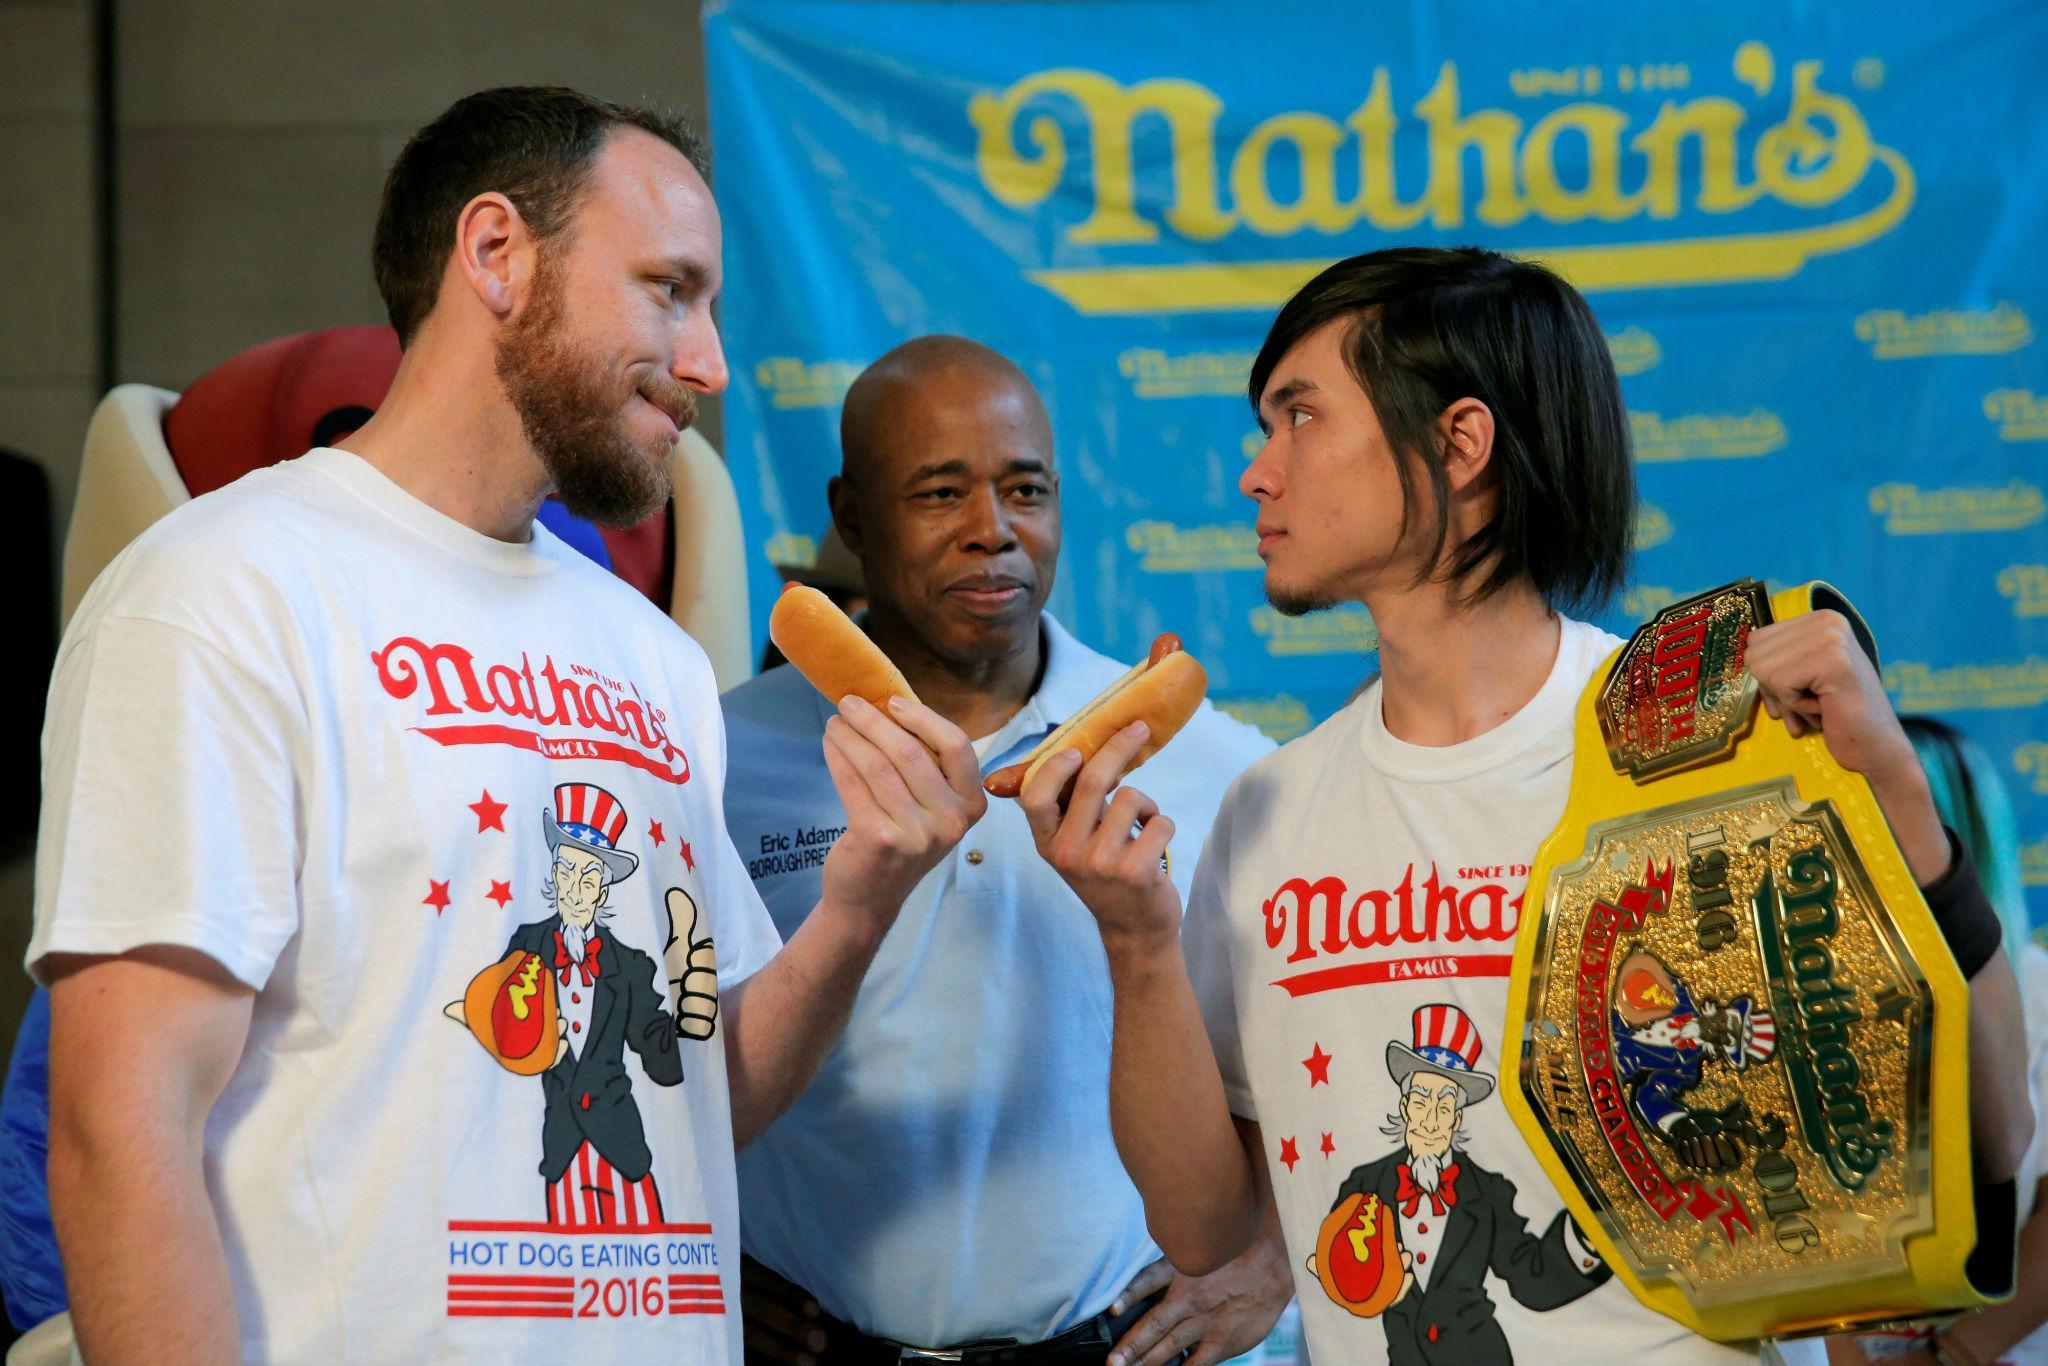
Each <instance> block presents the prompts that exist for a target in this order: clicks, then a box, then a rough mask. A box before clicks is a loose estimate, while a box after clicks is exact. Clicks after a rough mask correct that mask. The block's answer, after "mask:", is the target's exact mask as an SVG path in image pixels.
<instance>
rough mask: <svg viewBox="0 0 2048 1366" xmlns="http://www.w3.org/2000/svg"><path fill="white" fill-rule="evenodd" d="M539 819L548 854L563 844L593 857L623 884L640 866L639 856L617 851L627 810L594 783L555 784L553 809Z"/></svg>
mask: <svg viewBox="0 0 2048 1366" xmlns="http://www.w3.org/2000/svg"><path fill="white" fill-rule="evenodd" d="M540 819H541V828H542V829H544V830H545V831H546V832H547V837H548V852H549V853H550V854H552V853H554V852H555V851H556V850H557V849H559V848H561V847H562V846H563V845H565V844H566V845H568V846H569V847H570V848H572V849H581V850H582V851H583V852H584V853H586V854H595V855H597V857H598V858H600V859H602V860H603V861H604V866H605V867H606V868H607V869H609V870H610V872H611V875H612V876H611V880H612V881H613V882H623V881H624V880H625V879H626V878H628V877H630V876H632V873H633V870H634V869H635V868H638V867H639V866H640V857H639V855H637V854H629V853H627V852H626V851H625V850H623V849H621V848H619V836H620V835H622V834H624V833H625V830H626V808H625V807H623V806H621V805H620V804H619V799H618V798H617V797H614V796H613V795H612V794H611V793H609V792H607V791H605V790H604V789H603V788H601V787H599V786H597V785H596V784H594V783H558V784H556V786H555V809H554V810H553V811H552V812H549V811H543V812H541V813H540Z"/></svg>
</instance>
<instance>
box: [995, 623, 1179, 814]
mask: <svg viewBox="0 0 2048 1366" xmlns="http://www.w3.org/2000/svg"><path fill="white" fill-rule="evenodd" d="M1208 687H1209V675H1208V674H1207V672H1206V671H1204V670H1203V668H1202V666H1201V664H1199V663H1198V662H1196V660H1195V657H1194V656H1193V655H1191V654H1189V653H1187V652H1186V651H1185V650H1183V649H1181V647H1180V637H1179V636H1176V635H1174V634H1172V633H1171V632H1167V633H1165V634H1163V635H1161V636H1160V637H1159V638H1158V639H1157V640H1155V641H1153V642H1152V649H1151V652H1150V653H1149V654H1148V655H1147V656H1146V659H1145V662H1144V663H1142V664H1139V665H1137V666H1136V667H1134V668H1132V669H1131V670H1130V671H1129V672H1127V673H1125V674H1124V675H1123V676H1122V677H1121V678H1119V679H1117V681H1116V682H1114V683H1112V684H1110V685H1109V686H1108V687H1107V688H1105V689H1103V690H1102V692H1101V693H1100V694H1099V695H1098V696H1097V697H1096V698H1095V700H1094V701H1092V702H1090V703H1089V704H1088V705H1087V706H1085V707H1083V708H1081V710H1080V711H1078V712H1076V713H1075V714H1074V715H1073V716H1072V717H1071V718H1070V719H1069V720H1068V721H1067V723H1066V724H1065V725H1063V726H1061V727H1059V728H1058V729H1057V730H1055V731H1053V733H1052V734H1051V735H1048V736H1046V737H1045V739H1044V740H1042V741H1040V742H1039V745H1038V748H1036V749H1034V750H1032V751H1031V753H1030V755H1029V756H1028V757H1027V758H1026V759H1025V760H1024V761H1023V762H1022V763H1017V764H1010V765H1008V766H1007V767H1004V768H999V769H997V770H996V771H995V772H993V773H991V774H989V775H988V777H987V779H986V780H984V781H983V783H982V786H983V787H984V788H986V789H987V790H988V792H989V794H990V795H991V796H995V797H1014V796H1016V795H1017V794H1018V793H1019V792H1021V791H1023V790H1024V784H1025V783H1026V782H1027V781H1028V780H1029V779H1030V777H1031V775H1032V774H1034V773H1036V772H1037V771H1038V770H1039V768H1040V767H1041V766H1043V765H1044V763H1045V761H1046V760H1048V759H1050V758H1052V756H1053V755H1055V754H1058V753H1059V752H1060V751H1061V750H1064V749H1073V750H1079V751H1080V753H1081V760H1082V762H1083V763H1086V762H1087V761H1088V760H1089V759H1092V758H1094V757H1095V751H1097V750H1098V749H1101V748H1102V747H1103V745H1105V744H1107V743H1108V742H1109V738H1110V737H1111V736H1113V735H1115V734H1116V733H1117V732H1118V731H1120V730H1122V729H1123V728H1124V727H1125V726H1128V725H1130V724H1131V722H1133V721H1143V722H1144V723H1145V727H1146V729H1147V730H1148V731H1149V732H1150V734H1149V735H1148V736H1147V738H1146V740H1145V743H1144V745H1143V746H1142V747H1141V748H1140V749H1139V750H1138V756H1137V758H1136V759H1134V760H1132V762H1131V767H1132V768H1136V767H1137V766H1138V765H1139V764H1142V763H1144V762H1145V761H1146V760H1147V759H1149V758H1151V757H1152V756H1153V755H1154V754H1157V753H1158V752H1159V751H1160V749H1161V748H1162V747H1164V746H1165V744H1166V742H1167V741H1168V740H1171V739H1172V738H1173V737H1174V736H1176V735H1178V734H1179V733H1180V728H1181V727H1182V726H1185V725H1186V724H1187V723H1188V719H1189V718H1190V717H1192V716H1193V715H1194V714H1195V709H1196V708H1197V707H1200V706H1201V705H1202V695H1203V694H1204V693H1205V692H1207V691H1208Z"/></svg>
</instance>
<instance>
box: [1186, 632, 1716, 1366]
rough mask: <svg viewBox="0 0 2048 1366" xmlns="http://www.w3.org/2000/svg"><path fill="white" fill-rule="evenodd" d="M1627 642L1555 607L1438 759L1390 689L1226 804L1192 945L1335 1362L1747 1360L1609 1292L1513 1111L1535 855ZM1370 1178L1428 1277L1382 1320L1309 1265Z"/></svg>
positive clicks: (1322, 1342)
mask: <svg viewBox="0 0 2048 1366" xmlns="http://www.w3.org/2000/svg"><path fill="white" fill-rule="evenodd" d="M1619 643H1620V642H1619V641H1617V640H1616V639H1615V638H1614V637H1612V636H1609V635H1607V634H1605V633H1604V632H1601V631H1599V630H1597V629H1595V628H1593V627H1591V626H1587V625H1584V624H1582V623H1579V622H1574V621H1570V620H1566V621H1564V622H1563V624H1562V628H1561V631H1560V637H1559V646H1558V654H1557V661H1556V663H1555V664H1554V665H1553V666H1552V669H1551V672H1550V675H1549V677H1548V678H1547V679H1546V680H1545V682H1544V684H1543V686H1542V688H1541V690H1540V691H1538V693H1537V694H1536V696H1535V697H1534V698H1532V699H1531V700H1530V701H1529V702H1528V704H1527V705H1525V706H1524V707H1523V708H1522V709H1521V710H1520V711H1518V712H1517V713H1516V714H1515V715H1514V716H1512V717H1510V718H1509V719H1508V720H1507V721H1505V722H1504V723H1502V724H1501V725H1499V726H1497V727H1495V728H1494V729H1493V730H1491V731H1488V732H1487V733H1486V734H1484V735H1481V736H1478V737H1476V738H1474V739H1472V740H1469V741H1466V742H1464V743H1463V744H1458V745H1451V746H1445V747H1441V748H1430V747H1423V746H1417V745H1411V744H1407V743H1405V742H1403V741H1401V740H1399V739H1397V738H1395V737H1394V736H1393V735H1392V734H1390V733H1389V732H1388V731H1387V729H1386V725H1385V722H1384V720H1383V718H1382V714H1381V710H1380V689H1379V686H1378V684H1374V685H1373V686H1371V687H1369V688H1367V689H1366V690H1365V691H1364V692H1363V693H1361V694H1360V695H1359V697H1358V698H1357V699H1355V700H1354V701H1353V702H1352V703H1351V704H1350V705H1349V706H1347V707H1346V708H1345V709H1344V710H1343V711H1341V712H1339V713H1338V714H1337V715H1335V716H1333V717H1331V718H1330V719H1329V720H1328V721H1326V722H1324V723H1323V724H1322V725H1321V726H1319V727H1318V728H1317V729H1316V730H1314V731H1313V732H1311V733H1310V734H1308V735H1306V736H1303V737H1302V738H1301V739H1299V740H1296V741H1294V742H1293V743H1292V744H1289V745H1286V746H1284V747H1283V748H1281V749H1280V750H1279V751H1277V752H1276V753H1274V754H1272V755H1269V756H1268V757H1267V758H1265V759H1263V760H1261V761H1260V762H1258V763H1257V764H1254V765H1253V766H1252V767H1251V768H1250V769H1249V770H1247V771H1246V772H1245V773H1244V774H1243V775H1242V776H1241V777H1239V778H1238V780H1237V781H1236V782H1235V783H1234V784H1233V785H1232V787H1231V789H1230V792H1229V793H1228V794H1227V795H1226V796H1225V798H1224V802H1223V810H1222V812H1221V814H1220V815H1219V816H1218V817H1217V820H1216V824H1215V826H1214V827H1213V828H1212V830H1211V832H1210V836H1209V842H1208V845H1207V847H1206V848H1205V850H1204V852H1203V855H1202V863H1201V867H1200V868H1199V869H1198V870H1197V872H1196V875H1195V885H1194V892H1193V896H1192V900H1191V903H1190V905H1189V908H1188V914H1187V919H1186V922H1185V925H1184V928H1183V930H1182V935H1183V941H1184V945H1185V948H1186V953H1187V958H1188V967H1189V973H1190V976H1191V977H1192V979H1193V981H1194V985H1195V991H1196V995H1197V996H1198V997H1199V998H1200V1000H1201V1003H1202V1010H1203V1014H1204V1016H1205V1018H1206V1020H1207V1022H1208V1026H1209V1033H1210V1037H1211V1039H1212V1041H1213V1043H1214V1045H1215V1049H1216V1055H1217V1061H1218V1063H1219V1064H1220V1066H1221V1068H1222V1073H1223V1081H1224V1087H1225V1090H1226V1092H1227V1094H1228V1096H1229V1099H1230V1104H1231V1108H1232V1109H1233V1110H1234V1111H1235V1112H1236V1113H1238V1114H1240V1115H1243V1116H1245V1117H1246V1118H1249V1119H1255V1120H1257V1121H1258V1123H1259V1125H1260V1131H1261V1135H1262V1138H1263V1140H1264V1144H1265V1150H1266V1154H1265V1155H1266V1163H1267V1169H1268V1172H1269V1174H1270V1175H1271V1177H1272V1182H1273V1189H1274V1192H1275V1198H1276V1199H1277V1201H1278V1204H1279V1209H1280V1218H1281V1223H1282V1226H1283V1229H1284V1231H1285V1233H1286V1238H1287V1250H1288V1259H1289V1261H1290V1263H1291V1264H1292V1266H1293V1269H1294V1278H1295V1288H1296V1293H1297V1297H1298V1299H1299V1301H1300V1303H1301V1310H1302V1325H1303V1329H1304V1331H1305V1333H1306V1336H1307V1339H1308V1346H1309V1350H1310V1352H1311V1354H1312V1355H1313V1356H1314V1357H1315V1359H1316V1360H1318V1361H1342V1362H1373V1361H1392V1362H1396V1363H1432V1364H1436V1363H1442V1364H1443V1366H1467V1363H1473V1364H1475V1366H1483V1364H1484V1363H1498V1362H1507V1361H1521V1362H1524V1363H1550V1362H1564V1361H1585V1360H1591V1359H1593V1357H1592V1356H1589V1355H1588V1353H1592V1354H1593V1356H1597V1358H1598V1359H1599V1360H1602V1361H1610V1360H1611V1361H1628V1362H1632V1363H1638V1366H1648V1364H1649V1363H1665V1362H1673V1363H1677V1362H1685V1363H1692V1362H1718V1361H1725V1360H1742V1359H1744V1358H1745V1357H1751V1358H1753V1356H1754V1353H1742V1352H1738V1351H1736V1350H1734V1349H1730V1348H1725V1347H1721V1346H1717V1345H1716V1344H1714V1343H1711V1342H1709V1341H1707V1340H1705V1339H1703V1338H1698V1337H1694V1336H1693V1335H1691V1334H1690V1333H1688V1332H1687V1331H1686V1330H1684V1329H1683V1328H1681V1327H1679V1326H1678V1325H1677V1324H1675V1323H1673V1322H1672V1321H1671V1320H1669V1319H1666V1318H1664V1317H1662V1316H1660V1315H1658V1314H1656V1313H1654V1312H1652V1311H1651V1310H1649V1309H1646V1308H1644V1307H1643V1306H1642V1305H1640V1304H1639V1303H1638V1302H1637V1301H1636V1300H1635V1299H1634V1298H1633V1297H1632V1296H1631V1295H1630V1294H1629V1292H1628V1290H1627V1288H1626V1287H1625V1286H1623V1285H1622V1284H1621V1283H1620V1282H1618V1281H1616V1280H1614V1279H1613V1278H1612V1277H1611V1276H1610V1275H1609V1274H1608V1272H1607V1270H1606V1268H1605V1267H1604V1266H1602V1265H1600V1263H1599V1262H1598V1259H1597V1257H1595V1256H1594V1255H1593V1254H1592V1253H1591V1252H1590V1251H1589V1250H1588V1249H1587V1247H1586V1246H1585V1244H1584V1243H1582V1242H1581V1241H1580V1239H1579V1237H1578V1230H1577V1228H1576V1227H1575V1226H1574V1225H1573V1224H1572V1222H1571V1219H1570V1217H1569V1216H1568V1215H1566V1214H1565V1212H1564V1208H1563V1202H1562V1201H1560V1200H1559V1199H1558V1197H1557V1195H1556V1194H1555V1192H1554V1191H1553V1190H1552V1188H1551V1186H1550V1184H1549V1181H1548V1179H1547V1178H1546V1177H1545V1175H1544V1174H1543V1171H1542V1169H1541V1168H1540V1167H1539V1166H1538V1165H1537V1162H1536V1159H1535V1157H1534V1155H1533V1154H1532V1153H1531V1152H1530V1151H1529V1149H1528V1146H1527V1144H1526V1143H1524V1141H1523V1139H1522V1137H1521V1134H1520V1132H1519V1131H1517V1130H1516V1128H1515V1127H1514V1124H1513V1122H1512V1121H1511V1120H1510V1119H1509V1117H1508V1115H1507V1112H1506V1111H1505V1110H1504V1109H1503V1108H1502V1105H1501V1099H1500V1087H1501V1086H1503V1085H1506V1084H1508V1083H1509V1081H1510V1079H1509V1078H1506V1077H1503V1076H1502V1075H1501V1068H1502V1059H1503V1056H1504V1053H1505V1049H1504V1047H1503V1040H1502V1038H1501V1027H1502V1021H1503V1019H1504V1018H1505V1015H1506V1010H1507V979H1508V968H1509V964H1510V962H1511V960H1512V957H1513V954H1514V939H1515V932H1516V928H1517V926H1518V925H1519V924H1520V921H1521V916H1522V909H1523V906H1522V898H1523V891H1524V888H1525V886H1526V884H1527V881H1528V875H1529V863H1530V861H1531V859H1532V858H1533V857H1534V856H1535V853H1536V849H1537V846H1538V845H1540V844H1541V843H1542V841H1543V839H1544V838H1545V837H1546V836H1547V835H1549V833H1550V831H1551V830H1552V828H1553V827H1554V826H1555V825H1556V824H1557V821H1558V818H1559V817H1560V816H1561V815H1562V814H1563V811H1564V802H1565V796H1566V789H1567V788H1568V786H1569V784H1570V778H1571V763H1572V718H1573V710H1574V708H1575V706H1576V704H1577V702H1578V699H1579V695H1580V692H1581V691H1582V689H1583V688H1584V686H1585V683H1586V681H1587V679H1588V678H1590V677H1591V676H1592V674H1593V671H1594V670H1595V669H1596V668H1598V666H1599V664H1600V662H1601V661H1602V660H1603V659H1604V658H1605V657H1606V655H1607V654H1608V652H1609V651H1610V650H1612V649H1613V648H1614V647H1615V646H1616V645H1618V644H1619ZM1418 1073H1420V1074H1421V1077H1420V1082H1421V1087H1422V1090H1421V1092H1420V1093H1419V1094H1418V1095H1416V1096H1414V1097H1412V1098H1410V1099H1408V1100H1404V1096H1403V1088H1404V1084H1406V1083H1409V1082H1411V1080H1412V1079H1414V1078H1415V1077H1416V1074H1418ZM1446 1147H1447V1148H1448V1151H1446ZM1354 1192H1356V1193H1361V1194H1362V1195H1364V1196H1367V1197H1372V1196H1376V1197H1378V1198H1379V1199H1381V1200H1382V1201H1384V1202H1385V1204H1386V1205H1388V1206H1391V1207H1392V1209H1393V1213H1394V1217H1395V1229H1396V1237H1397V1238H1398V1240H1399V1243H1400V1246H1401V1248H1402V1249H1404V1250H1406V1251H1407V1252H1408V1254H1409V1256H1410V1257H1411V1259H1412V1270H1413V1273H1414V1275H1415V1277H1416V1283H1415V1285H1414V1287H1413V1288H1411V1289H1410V1290H1408V1291H1407V1292H1406V1293H1405V1294H1403V1295H1402V1296H1401V1297H1400V1298H1399V1299H1397V1300H1396V1301H1394V1303H1393V1304H1392V1305H1391V1306H1389V1307H1387V1308H1386V1309H1385V1310H1384V1311H1382V1312H1379V1313H1376V1314H1372V1315H1370V1316H1361V1315H1359V1314H1356V1313H1354V1312H1353V1311H1352V1309H1351V1308H1349V1307H1347V1306H1346V1305H1345V1304H1344V1303H1342V1302H1340V1301H1339V1300H1338V1299H1337V1298H1336V1297H1335V1296H1333V1295H1332V1294H1330V1293H1328V1292H1327V1291H1325V1289H1324V1287H1323V1284H1322V1280H1321V1278H1320V1277H1319V1276H1318V1275H1317V1273H1316V1271H1315V1270H1312V1269H1311V1268H1310V1265H1309V1259H1310V1257H1311V1256H1312V1255H1314V1253H1315V1251H1316V1243H1317V1237H1318V1233H1319V1231H1320V1229H1321V1226H1322V1224H1323V1222H1324V1219H1325V1217H1326V1216H1327V1215H1329V1214H1330V1213H1331V1211H1332V1209H1333V1208H1334V1207H1335V1206H1336V1205H1338V1204H1339V1203H1340V1200H1342V1199H1345V1198H1347V1197H1348V1196H1350V1195H1351V1194H1352V1193H1354ZM1361 1251H1362V1252H1365V1253H1366V1255H1368V1256H1369V1255H1370V1252H1369V1249H1364V1248H1361ZM1338 1255H1339V1256H1341V1255H1342V1253H1341V1251H1340V1252H1339V1254H1338ZM1361 1298H1362V1299H1364V1298H1365V1297H1361ZM1367 1302H1368V1303H1369V1300H1367Z"/></svg>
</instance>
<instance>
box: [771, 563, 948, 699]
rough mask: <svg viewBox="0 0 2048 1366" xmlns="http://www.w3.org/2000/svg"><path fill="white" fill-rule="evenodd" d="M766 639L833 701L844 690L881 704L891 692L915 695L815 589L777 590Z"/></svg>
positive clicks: (793, 587) (871, 644)
mask: <svg viewBox="0 0 2048 1366" xmlns="http://www.w3.org/2000/svg"><path fill="white" fill-rule="evenodd" d="M768 638H769V639H770V640H772V641H774V642H775V648H776V649H778V650H780V651H782V653H783V656H784V657H785V658H787V659H788V660H789V662H790V663H791V664H794V665H795V666H796V670H797V672H798V673H800V674H802V675H803V676H804V677H805V678H808V679H809V680H810V681H811V686H812V687H814V688H816V689H817V690H818V691H819V692H821V693H823V694H825V697H826V699H827V700H829V701H830V702H832V703H833V704H834V705H837V704H838V702H839V699H840V698H842V697H845V696H846V695H847V694H849V693H851V694H852V695H853V696H855V697H858V698H860V699H862V700H863V701H866V702H870V703H872V704H874V705H875V706H877V707H883V708H886V707H887V706H888V702H889V699H890V698H892V697H907V698H909V699H910V700H911V701H913V702H915V701H916V700H917V694H916V693H914V692H912V691H911V690H910V684H909V683H907V682H905V681H904V678H903V671H902V670H900V669H898V668H897V667H896V666H895V665H894V664H891V663H890V662H889V657H888V656H887V655H885V654H883V653H882V651H881V650H880V649H879V648H878V647H877V646H876V645H875V642H873V641H872V640H869V639H868V638H867V635H866V634H865V633H864V632H863V631H862V630H861V629H860V627H858V626H856V625H854V624H853V619H852V618H851V617H849V616H847V615H846V613H844V612H842V611H840V610H839V607H838V605H837V604H835V603H834V602H833V601H832V599H830V598H828V597H826V596H825V595H824V594H823V593H820V592H819V591H818V590H817V589H815V588H810V587H806V586H804V585H802V584H791V585H789V586H788V587H787V588H785V589H783V590H782V596H781V597H779V598H777V599H776V600H775V610H774V611H772V612H770V613H769V614H768Z"/></svg>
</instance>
